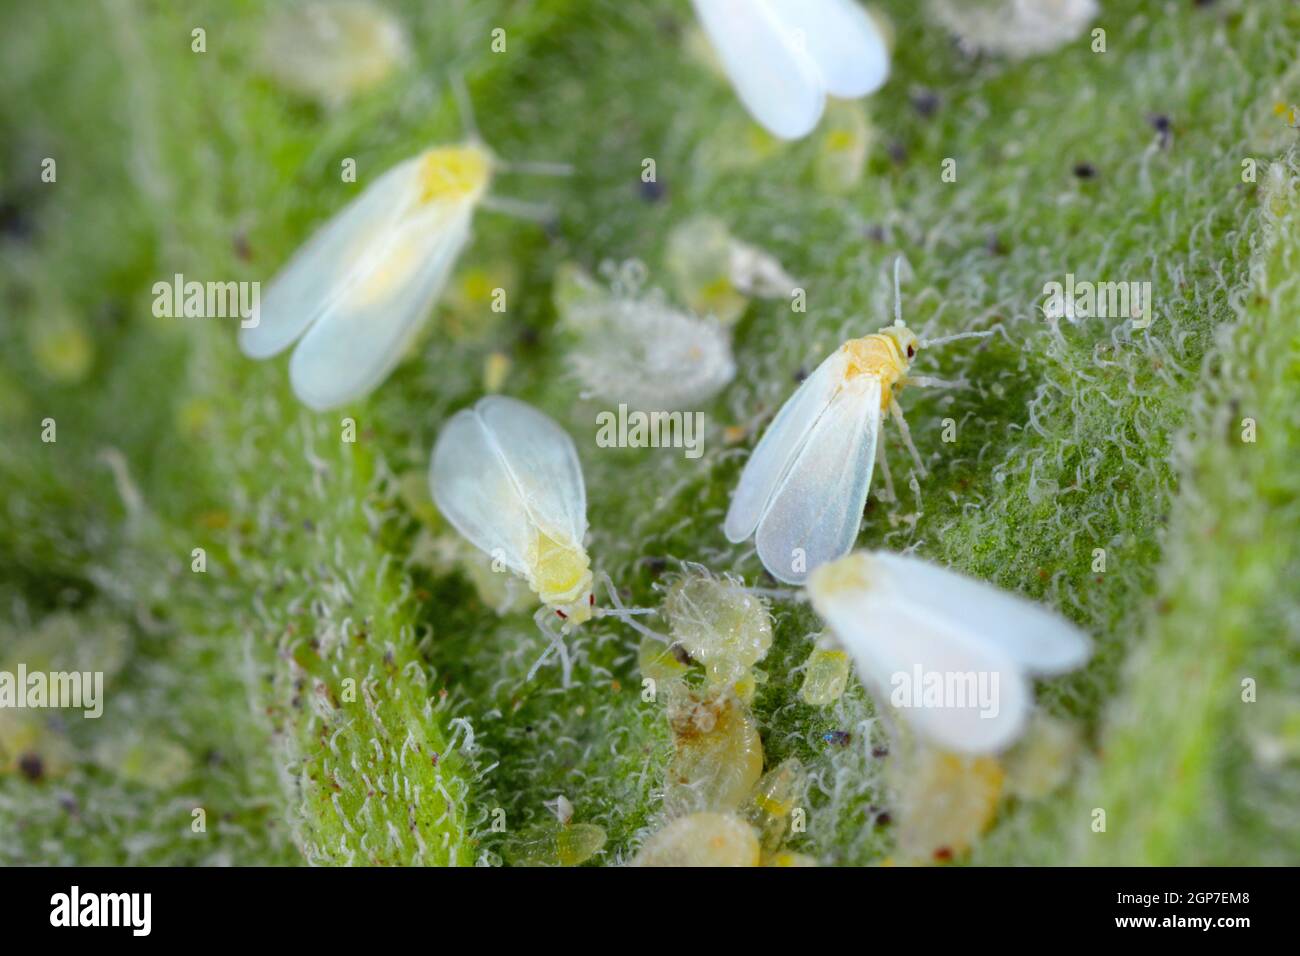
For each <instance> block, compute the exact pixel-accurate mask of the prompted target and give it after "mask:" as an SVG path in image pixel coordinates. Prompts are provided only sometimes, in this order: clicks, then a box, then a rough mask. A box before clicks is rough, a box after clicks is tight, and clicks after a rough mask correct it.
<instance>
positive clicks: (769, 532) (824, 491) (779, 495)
mask: <svg viewBox="0 0 1300 956" xmlns="http://www.w3.org/2000/svg"><path fill="white" fill-rule="evenodd" d="M880 394H881V385H880V379H878V378H875V377H872V376H865V375H864V376H860V377H858V378H856V379H854V380H852V381H851V382H848V383H846V384H845V385H844V386H843V387H842V388H841V389H840V390H839V391H838V392H837V393H836V394H835V397H834V398H833V399H832V400H831V403H830V405H829V406H827V408H826V411H824V412H823V413H822V415H821V417H820V418H818V420H817V424H816V425H815V426H814V427H813V430H812V433H811V434H810V435H809V436H808V440H807V441H806V442H805V443H804V446H803V448H802V449H801V450H800V452H799V455H798V457H797V458H796V459H795V461H794V464H793V465H791V466H790V470H789V473H788V474H787V475H786V476H785V478H784V479H783V480H782V482H781V485H780V487H779V488H778V489H777V490H776V493H775V494H774V495H772V500H771V501H770V502H769V503H768V505H767V508H766V509H765V510H764V512H763V517H762V519H761V520H760V521H759V523H758V534H757V535H756V536H755V543H756V544H757V545H758V556H759V558H760V560H762V562H763V567H765V568H767V570H768V571H770V572H771V573H772V575H773V576H774V577H776V578H777V579H778V580H780V581H784V582H786V583H787V584H802V583H803V581H804V579H805V578H807V576H808V572H809V571H811V570H812V569H813V568H815V567H817V566H818V565H822V564H826V563H827V562H829V561H834V560H835V559H836V558H842V557H844V555H846V554H848V553H849V552H850V551H851V550H853V543H854V542H855V541H856V540H857V538H858V529H859V527H860V526H861V524H862V509H863V507H864V506H865V505H866V503H867V492H868V490H869V489H870V487H871V472H872V469H873V468H874V467H875V463H876V440H877V434H878V432H879V430H880ZM796 559H797V560H796ZM796 568H801V569H802V570H796Z"/></svg>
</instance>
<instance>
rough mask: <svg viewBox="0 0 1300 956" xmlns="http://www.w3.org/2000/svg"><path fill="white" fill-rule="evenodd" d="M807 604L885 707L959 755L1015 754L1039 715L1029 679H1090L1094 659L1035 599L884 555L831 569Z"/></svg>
mask: <svg viewBox="0 0 1300 956" xmlns="http://www.w3.org/2000/svg"><path fill="white" fill-rule="evenodd" d="M808 594H809V597H810V598H811V599H812V604H813V607H814V608H815V609H816V611H817V613H818V614H819V615H821V617H822V619H823V620H825V621H826V623H827V625H828V626H829V627H830V629H831V631H832V632H833V633H834V635H835V637H836V638H837V639H838V640H839V641H840V643H841V644H842V645H843V646H844V649H845V650H846V651H848V653H849V655H850V656H851V657H852V658H853V661H854V664H855V665H856V666H857V670H858V674H859V676H860V677H861V678H862V681H863V683H864V684H866V685H867V686H868V687H869V688H871V689H872V690H873V692H874V693H876V694H877V695H879V697H880V699H881V703H882V706H883V704H884V703H886V702H887V703H888V705H889V706H890V707H891V708H892V709H893V712H894V713H895V714H896V716H898V717H899V718H900V719H901V720H903V721H904V722H905V723H906V724H907V725H908V727H910V728H911V729H912V730H913V731H914V732H915V733H917V734H918V735H920V736H921V737H922V738H925V739H926V740H928V741H929V742H931V743H932V744H935V745H937V746H939V747H942V748H943V749H945V750H949V751H953V752H956V753H963V754H987V753H994V752H998V751H1001V750H1004V749H1005V748H1007V747H1008V746H1010V745H1011V744H1012V743H1013V742H1015V740H1016V739H1017V738H1018V737H1019V736H1020V734H1021V732H1022V731H1023V729H1024V726H1025V722H1026V720H1027V719H1028V717H1029V714H1030V712H1031V709H1032V707H1033V688H1032V685H1031V683H1030V679H1031V678H1032V677H1046V676H1052V675H1058V674H1063V673H1065V672H1067V671H1070V670H1073V669H1074V668H1077V667H1080V666H1082V665H1083V664H1084V663H1085V662H1086V661H1087V659H1088V657H1089V655H1090V653H1091V648H1092V644H1091V641H1090V640H1089V639H1088V637H1087V635H1085V634H1084V633H1083V632H1082V631H1080V630H1079V629H1078V628H1077V627H1075V626H1074V625H1073V624H1071V623H1070V622H1069V621H1067V620H1065V619H1064V618H1063V617H1061V616H1060V615H1058V614H1056V613H1055V612H1053V611H1050V610H1048V609H1047V608H1044V607H1042V606H1040V605H1038V604H1035V603H1033V602H1032V601H1029V600H1027V599H1026V598H1023V597H1021V596H1019V595H1017V594H1012V593H1010V592H1007V591H1003V590H1001V589H1000V588H997V587H994V586H993V585H991V584H987V583H985V582H982V581H976V580H975V579H973V578H969V577H966V576H965V575H962V574H958V573H957V572H955V571H950V570H948V569H947V568H942V567H940V566H938V565H936V564H931V563H930V562H927V561H924V560H922V559H921V558H916V557H911V556H905V555H900V554H893V553H890V552H885V551H876V552H862V551H860V552H855V553H854V554H851V555H849V556H848V557H845V558H841V559H840V560H838V561H834V562H832V563H829V564H825V565H822V566H821V567H819V568H817V569H816V570H815V571H814V572H813V573H812V575H811V576H810V577H809V579H808Z"/></svg>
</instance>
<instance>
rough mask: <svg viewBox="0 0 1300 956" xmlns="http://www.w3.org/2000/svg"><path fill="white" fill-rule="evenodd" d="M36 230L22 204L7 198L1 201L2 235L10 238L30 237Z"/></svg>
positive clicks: (0, 220)
mask: <svg viewBox="0 0 1300 956" xmlns="http://www.w3.org/2000/svg"><path fill="white" fill-rule="evenodd" d="M35 231H36V230H35V228H34V227H33V225H32V221H31V219H29V218H28V216H27V213H26V212H25V211H24V210H23V208H22V207H21V206H19V205H18V204H17V203H14V202H10V201H9V200H7V199H6V200H5V201H4V202H0V235H3V236H6V237H8V238H10V239H30V238H31V237H32V234H33V233H34V232H35Z"/></svg>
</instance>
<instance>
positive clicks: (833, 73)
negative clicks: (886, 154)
mask: <svg viewBox="0 0 1300 956" xmlns="http://www.w3.org/2000/svg"><path fill="white" fill-rule="evenodd" d="M767 2H769V3H770V4H771V5H772V8H773V9H774V10H775V11H776V12H777V15H778V17H780V19H781V20H783V21H784V22H785V23H786V24H788V25H789V26H790V27H791V28H793V29H796V30H799V31H801V34H802V36H803V37H804V42H805V43H806V49H807V50H808V55H809V56H810V57H811V58H812V60H813V62H814V63H816V64H817V67H818V69H820V70H821V75H822V82H823V83H824V85H825V87H826V92H828V93H830V94H831V95H832V96H838V97H841V98H843V99H855V98H857V97H859V96H865V95H867V94H868V93H872V92H875V91H876V90H878V89H879V88H880V87H881V86H882V85H883V84H884V82H885V79H886V78H887V77H888V76H889V49H888V47H886V46H885V38H884V37H883V36H881V34H880V28H879V27H877V26H876V23H875V21H874V20H872V19H871V17H870V15H869V14H868V13H867V12H866V11H865V10H863V9H862V8H861V7H860V6H858V4H857V3H855V2H854V0H767Z"/></svg>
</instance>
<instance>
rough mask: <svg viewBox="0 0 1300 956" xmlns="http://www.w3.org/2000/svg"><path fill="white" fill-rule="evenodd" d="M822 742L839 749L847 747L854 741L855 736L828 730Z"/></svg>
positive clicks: (823, 735)
mask: <svg viewBox="0 0 1300 956" xmlns="http://www.w3.org/2000/svg"><path fill="white" fill-rule="evenodd" d="M822 740H824V741H826V742H827V743H828V744H834V745H835V746H837V747H847V746H848V745H849V742H850V741H852V740H853V735H852V734H851V733H849V732H848V731H845V730H828V731H826V733H824V734H822Z"/></svg>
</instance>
